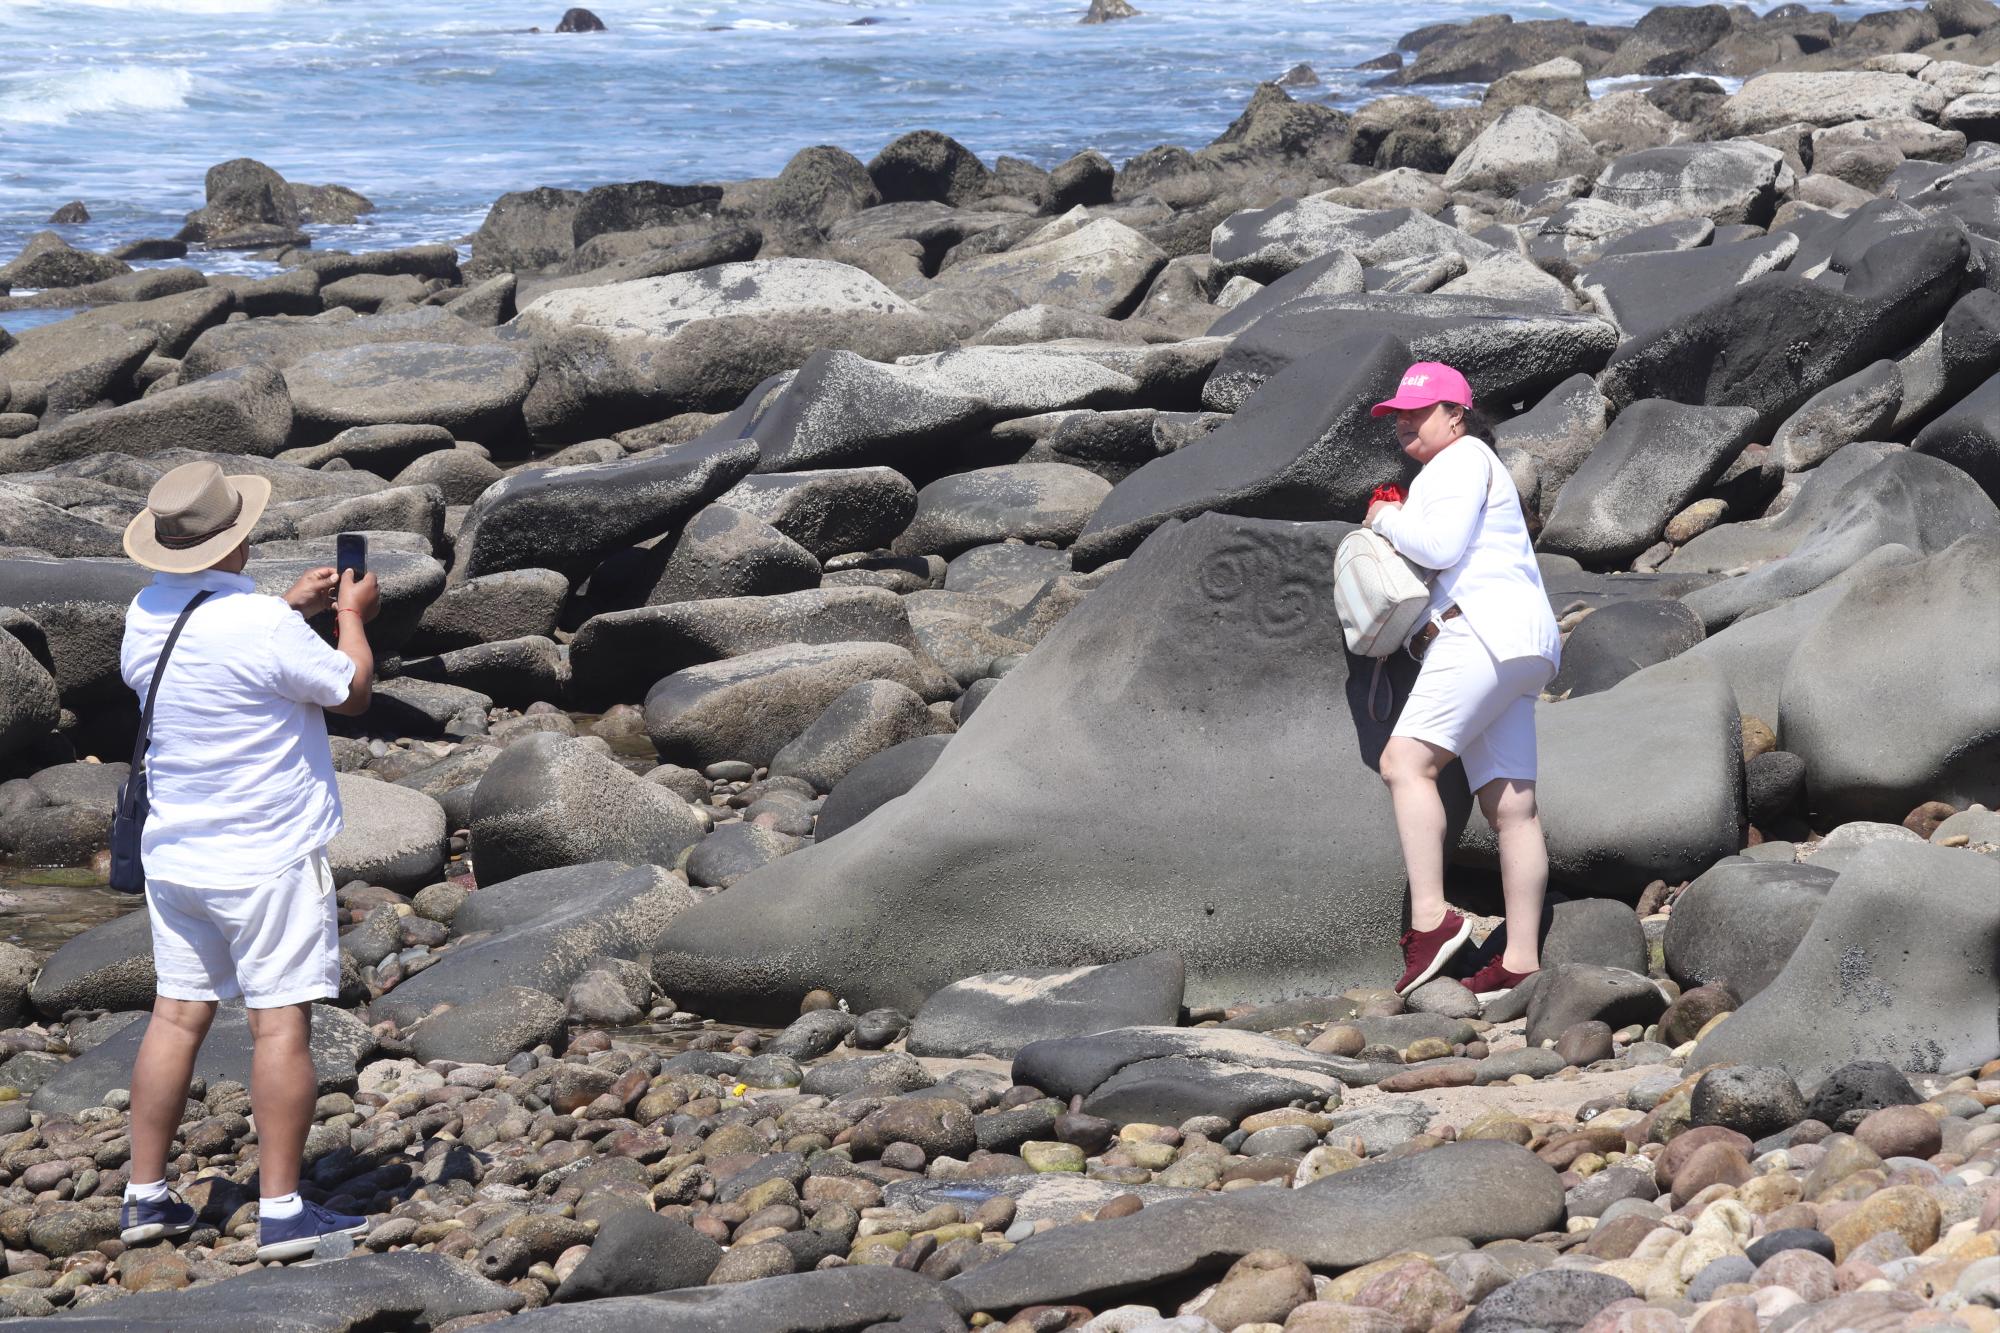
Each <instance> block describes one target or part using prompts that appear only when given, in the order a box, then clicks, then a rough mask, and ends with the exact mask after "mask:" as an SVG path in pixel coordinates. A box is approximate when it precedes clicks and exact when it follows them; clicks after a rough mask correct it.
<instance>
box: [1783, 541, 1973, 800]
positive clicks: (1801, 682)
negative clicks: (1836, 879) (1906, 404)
mask: <svg viewBox="0 0 2000 1333" xmlns="http://www.w3.org/2000/svg"><path fill="white" fill-rule="evenodd" d="M1996 642H2000V525H1994V526H1989V527H1987V528H1985V529H1983V530H1982V531H1980V532H1978V533H1976V534H1974V535H1971V536H1967V537H1964V538H1962V539H1960V540H1959V541H1957V542H1954V543H1953V544H1952V545H1951V546H1949V547H1947V548H1946V549H1945V550H1943V551H1941V552H1939V553H1937V554H1936V555H1933V556H1930V557H1929V558H1928V559H1925V560H1920V561H1915V562H1912V563H1908V564H1902V565H1894V566H1889V567H1885V568H1882V569H1879V570H1877V571H1876V572H1874V573H1873V574H1871V575H1869V576H1867V577H1864V578H1859V579H1856V580H1855V581H1854V583H1853V584H1852V586H1850V587H1849V589H1848V591H1847V593H1846V595H1845V596H1844V597H1842V598H1841V599H1840V601H1839V602H1838V603H1837V604H1836V605H1834V607H1833V608H1832V609H1831V610H1829V611H1828V612H1827V613H1826V615H1825V616H1824V617H1822V618H1821V620H1820V621H1819V623H1818V624H1817V625H1815V626H1814V627H1813V628H1812V630H1811V631H1810V632H1809V633H1808V634H1806V636H1805V637H1804V638H1803V639H1801V640H1800V642H1799V646H1798V651H1797V652H1796V653H1794V654H1793V656H1792V659H1791V666H1790V669H1789V670H1788V671H1787V672H1786V674H1785V681H1784V686H1783V691H1782V693H1781V695H1780V701H1781V702H1780V707H1779V722H1778V728H1779V730H1780V732H1782V733H1783V735H1784V738H1785V739H1784V745H1785V748H1786V749H1788V750H1791V751H1792V752H1793V753H1795V754H1798V755H1799V756H1800V757H1802V758H1803V759H1804V760H1805V761H1806V786H1807V793H1808V798H1809V801H1810V804H1811V807H1812V809H1813V811H1814V812H1815V813H1816V814H1818V815H1819V816H1821V818H1823V819H1824V820H1826V821H1827V822H1828V823H1842V822H1845V821H1847V820H1851V819H1879V820H1884V821H1890V822H1894V821H1898V820H1900V819H1901V818H1902V817H1903V816H1904V815H1905V814H1907V813H1908V812H1909V811H1910V809H1911V808H1912V807H1914V806H1917V805H1919V804H1921V803H1923V802H1924V801H1934V800H1942V801H1946V802H1949V803H1950V804H1952V805H1954V806H1964V805H1968V804H1970V803H1972V802H1973V801H1990V800H1991V799H1992V797H1993V793H1994V792H1995V791H2000V665H1996V662H1995V657H1994V653H1993V645H1994V644H1995V643H1996ZM1885 681H1930V682H1935V684H1934V685H1933V687H1932V688H1928V689H1923V690H1918V691H1904V690H1885V689H1884V688H1883V682H1885Z"/></svg>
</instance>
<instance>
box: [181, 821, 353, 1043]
mask: <svg viewBox="0 0 2000 1333" xmlns="http://www.w3.org/2000/svg"><path fill="white" fill-rule="evenodd" d="M146 901H147V903H148V904H149V905H150V906H151V908H152V916H153V969H154V971H155V972H157V973H158V974H159V982H158V984H157V985H156V987H155V989H156V990H157V991H158V992H159V994H161V995H163V996H165V997H166V998H167V999H169V1000H233V999H236V998H237V997H238V996H241V997H242V999H243V1003H244V1004H245V1005H246V1006H248V1007H249V1008H252V1009H276V1008H279V1007H281V1006H283V1005H288V1004H299V1003H302V1002H303V1001H306V1000H319V999H331V998H334V997H337V996H338V995H339V994H340V920H339V917H338V915H337V913H338V907H337V905H336V904H335V902H334V900H333V867H332V865H330V864H329V863H328V862H327V859H326V852H325V851H324V850H322V851H317V852H314V853H312V854H311V855H310V856H306V857H303V858H301V859H300V860H298V861H295V862H293V863H292V864H291V865H289V866H287V867H285V869H283V870H281V871H279V872H278V873H277V874H275V875H273V876H272V877H271V878H270V879H268V880H266V881H264V882H263V883H262V884H258V885H255V886H254V887H251V888H247V889H197V888H191V887H189V886H187V885H184V884H169V883H167V882H166V881H164V880H158V879H148V880H147V881H146Z"/></svg>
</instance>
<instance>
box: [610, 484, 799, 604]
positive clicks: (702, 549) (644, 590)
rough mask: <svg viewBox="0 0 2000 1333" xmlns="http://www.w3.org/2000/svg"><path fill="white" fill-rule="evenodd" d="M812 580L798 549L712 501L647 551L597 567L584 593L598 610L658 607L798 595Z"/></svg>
mask: <svg viewBox="0 0 2000 1333" xmlns="http://www.w3.org/2000/svg"><path fill="white" fill-rule="evenodd" d="M819 580H820V568H819V561H818V560H815V559H814V558H813V554H812V552H810V551H808V550H806V548H805V547H803V546H800V545H799V544H798V543H797V542H795V541H793V540H792V539H791V538H790V537H787V536H785V534H784V533H782V532H779V531H778V530H777V529H776V528H774V527H772V526H771V525H770V524H768V523H766V522H765V521H764V520H763V519H761V518H757V517H756V516H754V515H751V514H746V513H744V512H743V511H741V510H739V509H732V508H730V507H729V506H728V505H726V504H712V505H709V506H707V507H706V508H704V509H702V510H701V511H700V512H699V513H697V514H696V515H695V516H694V517H693V518H691V519H689V520H688V522H687V526H686V527H684V528H682V529H681V530H680V531H679V532H678V533H676V534H674V535H673V536H672V537H671V538H667V539H664V540H662V541H661V542H660V543H659V544H658V545H656V546H654V547H653V548H652V549H651V550H647V551H643V552H633V553H632V556H631V557H630V558H628V559H624V560H621V559H619V558H617V557H614V558H613V559H612V560H607V561H606V562H605V563H604V564H602V565H599V566H598V568H597V572H596V573H595V574H593V575H592V576H591V581H590V591H591V600H592V601H593V602H594V603H596V604H598V605H608V606H622V605H625V604H628V603H633V602H637V603H639V604H641V605H646V606H664V605H666V604H668V603H670V602H700V601H706V600H708V599H710V598H717V597H770V596H777V595H779V594H782V593H788V592H804V591H806V590H807V589H810V588H817V587H818V586H819Z"/></svg>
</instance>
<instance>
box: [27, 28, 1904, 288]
mask: <svg viewBox="0 0 2000 1333" xmlns="http://www.w3.org/2000/svg"><path fill="white" fill-rule="evenodd" d="M1085 2H1086V0H733V2H732V0H604V2H603V3H602V4H601V5H599V6H597V7H596V12H597V13H598V14H599V15H600V16H601V17H602V18H603V19H604V21H605V22H606V24H608V25H609V27H610V31H609V32H604V33H595V34H564V35H557V34H555V33H554V32H553V31H552V29H553V28H554V26H555V23H556V20H557V18H558V17H559V16H560V15H561V13H562V10H563V8H564V5H563V3H562V0H530V2H523V0H512V2H509V3H499V2H498V0H452V3H448V4H447V3H438V0H0V51H4V52H5V53H6V58H5V59H4V61H0V261H4V260H5V259H6V258H10V257H12V255H13V254H14V253H16V252H17V251H18V250H19V248H20V246H21V245H22V244H23V243H24V242H25V241H26V239H27V238H28V237H29V236H30V235H32V234H33V233H34V232H35V231H37V230H40V229H41V228H42V227H43V226H44V225H46V219H47V217H48V215H49V214H50V213H51V212H52V211H53V210H54V209H55V208H56V207H58V206H59V205H61V204H62V203H64V202H66V201H67V200H70V199H81V200H83V201H84V202H85V203H86V205H87V206H88V207H89V209H90V212H91V214H92V221H91V222H90V223H88V224H84V225H80V226H75V227H69V228H64V229H62V230H63V231H64V233H65V234H66V235H67V236H68V238H69V239H70V241H71V243H72V244H76V245H84V246H90V247H104V246H108V245H113V244H117V243H119V242H121V241H125V240H130V239H134V238H137V237H141V236H166V235H171V234H172V233H173V232H174V230H175V229H176V228H177V227H178V226H179V225H180V222H181V220H182V217H183V215H184V214H185V213H186V212H187V211H188V210H190V209H193V208H197V207H199V206H200V205H201V203H202V175H203V172H204V171H206V170H207V168H208V167H209V166H210V165H212V164H214V163H216V162H219V161H223V160H225V159H228V158H232V157H239V156H250V157H255V158H258V159H261V160H262V161H264V162H267V163H269V164H270V165H271V166H273V167H275V168H277V169H278V170H279V171H280V172H282V173H283V174H284V175H285V177H286V178H287V179H289V180H294V181H304V182H312V183H323V182H329V181H333V182H339V183H341V184H344V185H348V186H351V187H353V188H355V189H358V190H360V191H361V192H362V193H364V194H366V195H367V196H368V197H369V198H370V199H372V200H373V201H374V202H375V203H376V204H377V206H378V209H379V211H378V212H376V213H374V214H373V215H371V216H370V217H369V218H368V219H367V220H366V221H365V223H364V224H363V225H360V226H355V227H325V228H318V229H315V241H316V243H317V244H319V245H321V246H323V247H340V248H382V247H385V246H392V245H400V244H410V243H414V242H420V241H448V240H456V239H459V238H461V237H463V236H464V235H466V234H467V233H469V232H470V231H472V230H474V229H475V228H476V227H477V226H478V225H479V222H480V220H481V218H483V217H484V216H485V213H486V210H487V208H488V207H489V206H490V205H491V204H492V202H493V200H494V199H495V198H497V197H498V196H499V195H501V194H502V193H504V192H506V191H508V190H516V189H523V188H527V187H530V186H535V185H562V186H589V185H594V184H601V183H603V182H607V181H619V180H635V179H653V180H665V181H676V182H680V181H695V180H721V179H730V178H741V177H746V176H757V175H769V174H772V173H775V172H776V171H778V170H779V169H780V168H781V167H783V165H784V164H785V162H786V160H787V159H788V158H789V157H790V156H791V155H792V154H793V153H794V152H796V151H798V150H799V149H801V148H804V147H807V146H809V145H812V144H819V143H832V144H838V145H840V146H841V147H843V148H847V149H849V150H851V151H852V152H854V153H856V154H857V155H859V156H860V157H861V158H862V159H863V160H866V159H867V158H868V157H869V156H870V155H872V154H873V153H874V152H875V151H876V150H877V149H878V148H880V147H881V146H882V145H883V144H885V143H887V142H888V141H889V140H890V139H892V138H894V137H895V136H896V135H897V134H899V133H902V132H903V131H906V130H911V129H916V128H920V127H930V128H935V129H940V130H943V131H945V132H947V133H949V134H952V135H954V136H956V137H957V138H958V139H960V140H961V141H962V142H964V143H965V144H967V145H968V146H969V147H971V148H973V149H974V150H975V151H977V152H978V153H979V154H980V155H981V156H982V157H984V158H986V159H987V160H988V161H991V160H992V158H993V157H995V156H996V155H998V154H1001V153H1011V154H1014V155H1016V156H1019V157H1024V158H1027V159H1029V160H1031V161H1035V162H1038V163H1041V164H1043V165H1053V164H1054V163H1056V162H1058V161H1060V160H1062V159H1063V158H1065V157H1068V156H1069V155H1070V154H1072V153H1075V152H1077V151H1079V150H1081V149H1084V148H1096V149H1098V150H1100V151H1102V152H1104V153H1105V154H1107V155H1108V156H1109V157H1110V158H1111V159H1112V160H1113V161H1114V162H1122V161H1123V160H1124V159H1125V158H1127V157H1129V156H1131V155H1132V154H1134V153H1136V152H1139V151H1140V150H1142V149H1145V148H1148V147H1150V146H1152V145H1154V144H1158V143H1178V144H1183V145H1187V146H1190V147H1197V146H1199V145H1201V144H1204V143H1206V142H1208V141H1209V140H1210V139H1212V138H1213V137H1214V136H1215V135H1216V134H1218V133H1219V132H1220V131H1221V130H1222V129H1223V128H1224V127H1225V126H1226V125H1227V124H1228V123H1229V121H1230V120H1231V119H1232V118H1233V117H1234V116H1235V115H1236V114H1237V112H1238V111H1240V110H1241V108H1242V106H1243V104H1244V103H1245V101H1246V100H1247V99H1248V98H1249V96H1250V93H1251V91H1252V90H1253V89H1254V88H1255V86H1256V84H1257V83H1258V82H1259V81H1260V80H1264V79H1269V78H1274V77H1276V76H1277V75H1278V74H1279V73H1281V72H1282V71H1284V70H1285V69H1287V68H1289V67H1290V66H1292V65H1293V64H1296V63H1298V62H1301V61H1304V62H1306V63H1308V64H1310V65H1312V66H1313V67H1314V69H1315V70H1317V71H1318V72H1319V74H1320V76H1321V78H1322V80H1323V81H1324V82H1323V84H1322V85H1321V86H1320V87H1318V88H1313V89H1307V90H1303V91H1302V92H1300V93H1298V94H1297V95H1300V96H1305V97H1314V98H1319V99H1323V100H1326V101H1329V102H1331V103H1333V104H1335V105H1339V106H1344V107H1352V106H1356V105H1359V104H1360V103H1362V102H1365V101H1367V100H1369V99H1371V98H1372V97H1375V96H1379V95H1381V90H1379V89H1372V88H1370V87H1369V86H1368V81H1369V80H1371V79H1373V78H1375V77H1377V76H1376V75H1373V74H1363V73H1357V72H1355V71H1354V70H1352V69H1351V68H1350V67H1351V66H1353V65H1354V64H1355V63H1357V62H1358V61H1361V60H1364V59H1367V58H1369V57H1372V56H1375V55H1379V54H1380V53H1382V52H1383V51H1386V50H1388V49H1390V48H1391V47H1392V46H1393V45H1394V43H1395V40H1396V39H1397V37H1399V36H1400V35H1401V34H1402V33H1404V32H1405V31H1407V30H1409V29H1410V28H1413V27H1415V26H1418V25H1419V24H1421V23H1428V22H1436V21H1440V20H1445V19H1465V18H1472V17H1475V16H1477V15H1479V14H1483V13H1489V12H1494V11H1499V10H1505V11H1507V12H1510V13H1512V14H1514V15H1515V17H1517V18H1543V17H1573V18H1589V19H1592V20H1595V21H1598V22H1605V23H1629V22H1632V21H1633V20H1634V19H1636V18H1637V17H1638V16H1639V15H1640V14H1642V13H1644V12H1645V10H1646V9H1647V8H1648V7H1649V6H1648V5H1646V4H1641V3H1635V2H1634V0H1515V2H1514V3H1505V2H1504V0H1439V2H1438V3H1434V4H1430V5H1426V6H1423V7H1421V8H1414V9H1413V8H1411V7H1409V6H1407V5H1402V4H1395V3H1387V2H1385V0H1138V3H1139V5H1140V8H1141V9H1142V10H1143V11H1144V13H1143V14H1142V16H1141V17H1139V18H1135V19H1128V20H1124V21H1121V22H1116V23H1109V24H1103V25H1096V26H1082V25H1079V24H1078V22H1077V20H1078V18H1079V17H1080V16H1081V14H1082V12H1083V9H1084V7H1085ZM1767 7H1768V6H1760V8H1767ZM1868 7H1870V6H1868V5H1865V4H1855V5H1848V6H1844V7H1843V8H1842V10H1841V12H1842V13H1843V14H1847V15H1852V14H1855V13H1858V12H1861V11H1862V10H1863V9H1865V8H1868ZM534 25H540V26H541V27H542V28H543V29H545V30H550V31H543V32H540V33H535V32H530V31H529V29H530V28H531V27H532V26H534ZM1427 91H1428V92H1429V93H1430V95H1431V96H1433V97H1438V98H1439V99H1440V100H1450V99H1452V98H1453V97H1459V98H1463V97H1467V96H1472V95H1475V94H1476V90H1473V89H1431V90H1427ZM189 262H194V263H197V264H199V265H201V266H202V267H204V268H209V269H236V270H239V271H257V270H259V269H261V268H265V267H267V266H263V265H259V264H257V263H255V262H254V261H251V260H249V259H247V258H246V257H243V256H240V255H229V254H202V253H199V252H198V253H197V254H195V255H194V256H192V257H191V259H190V261H189ZM21 322H22V319H21V317H20V316H14V317H10V319H9V323H10V324H12V325H14V326H16V327H18V326H19V324H20V323H21Z"/></svg>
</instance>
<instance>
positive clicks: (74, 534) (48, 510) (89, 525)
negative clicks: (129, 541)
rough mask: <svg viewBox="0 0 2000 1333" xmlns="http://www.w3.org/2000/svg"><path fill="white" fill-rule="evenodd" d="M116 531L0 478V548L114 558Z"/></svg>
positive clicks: (117, 532) (117, 530) (116, 542)
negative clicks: (7, 547)
mask: <svg viewBox="0 0 2000 1333" xmlns="http://www.w3.org/2000/svg"><path fill="white" fill-rule="evenodd" d="M119 537H120V530H119V529H117V528H114V527H111V526H110V525H108V524H105V523H98V522H94V521H93V520H91V519H88V518H85V517H84V516H82V515H81V514H76V513H72V512H70V511H69V510H67V509H64V508H62V507H61V506H59V505H53V504H50V503H48V502H47V501H46V500H40V499H37V498H36V497H35V496H33V495H31V494H29V493H28V490H27V488H26V487H24V486H21V485H19V484H9V483H8V482H6V481H5V480H4V479H0V546H11V547H14V548H15V549H17V550H34V551H45V552H47V553H48V554H49V555H52V556H55V557H57V558H59V559H61V558H67V557H70V556H83V557H90V556H101V557H111V556H116V555H117V554H118V552H119V550H120V546H119Z"/></svg>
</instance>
